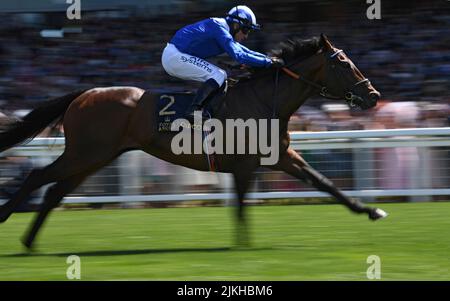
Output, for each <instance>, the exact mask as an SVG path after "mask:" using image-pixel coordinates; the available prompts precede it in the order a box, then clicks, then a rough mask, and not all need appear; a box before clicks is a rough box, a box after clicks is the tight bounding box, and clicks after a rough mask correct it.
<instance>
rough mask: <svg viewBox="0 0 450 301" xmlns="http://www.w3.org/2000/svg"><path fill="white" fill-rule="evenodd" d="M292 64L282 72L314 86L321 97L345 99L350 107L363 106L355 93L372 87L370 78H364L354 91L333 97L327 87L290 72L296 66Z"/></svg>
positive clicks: (361, 100) (333, 55)
mask: <svg viewBox="0 0 450 301" xmlns="http://www.w3.org/2000/svg"><path fill="white" fill-rule="evenodd" d="M341 52H343V50H342V49H340V50H338V51H336V52H334V53H333V54H332V55H330V56H329V58H328V60H331V59H333V58H334V57H336V56H337V55H338V54H339V53H341ZM296 63H297V62H295V63H292V64H290V65H289V66H287V67H283V68H282V70H283V71H284V72H285V73H286V74H287V75H289V76H290V77H292V78H294V79H296V80H301V81H303V82H304V83H306V84H308V85H309V86H312V87H314V88H316V89H317V90H318V91H319V95H320V96H322V97H325V98H328V99H335V100H340V99H344V100H345V101H346V102H347V103H348V104H349V106H350V107H355V106H357V105H361V104H362V103H363V99H362V98H361V97H359V96H358V95H356V94H355V93H354V92H353V91H354V90H355V89H356V88H357V87H358V86H359V85H362V84H366V85H370V81H369V79H368V78H364V79H362V80H360V81H358V82H357V83H355V84H354V85H353V87H352V89H350V90H349V91H347V92H346V93H345V94H344V95H342V96H337V95H333V94H331V93H329V92H328V88H327V87H326V86H323V85H320V84H318V83H315V82H313V81H310V80H309V79H306V78H304V77H303V76H301V75H300V74H298V73H295V72H294V71H292V70H290V69H289V68H288V67H290V66H292V65H294V64H296ZM333 70H334V72H335V74H336V73H337V71H336V68H333Z"/></svg>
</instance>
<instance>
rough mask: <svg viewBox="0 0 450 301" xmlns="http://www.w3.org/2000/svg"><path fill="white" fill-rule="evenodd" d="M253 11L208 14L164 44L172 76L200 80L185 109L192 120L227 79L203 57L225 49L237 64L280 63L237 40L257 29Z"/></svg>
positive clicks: (165, 64) (166, 65)
mask: <svg viewBox="0 0 450 301" xmlns="http://www.w3.org/2000/svg"><path fill="white" fill-rule="evenodd" d="M259 29H260V25H259V24H257V23H256V17H255V14H254V13H253V12H252V11H251V9H250V8H248V7H247V6H243V5H239V6H235V7H233V8H232V9H231V10H230V11H229V12H228V15H227V16H226V18H209V19H205V20H202V21H199V22H197V23H194V24H191V25H187V26H185V27H183V28H181V29H180V30H178V31H177V32H176V33H175V35H174V36H173V37H172V39H171V40H170V42H169V43H168V44H167V46H166V47H165V48H164V51H163V54H162V65H163V68H164V70H165V71H166V72H167V73H168V74H169V75H172V76H175V77H178V78H181V79H185V80H195V81H200V82H203V84H202V86H201V87H200V88H199V89H198V91H197V94H196V95H195V97H194V100H193V102H192V104H191V106H190V108H189V109H188V111H187V112H186V118H188V119H189V120H193V117H194V111H200V110H202V108H203V107H204V106H205V105H206V101H205V100H206V99H207V98H208V96H209V95H211V94H212V93H214V92H216V91H217V90H218V89H219V88H220V87H221V86H222V85H223V84H224V83H225V80H226V79H227V73H226V72H225V71H224V70H222V69H221V68H219V67H217V66H215V65H213V64H211V63H209V62H207V61H206V60H205V59H208V58H210V57H214V56H217V55H219V54H222V53H224V52H226V53H227V54H228V55H229V56H231V57H232V58H233V59H234V60H236V61H237V62H239V63H240V64H245V65H248V66H252V67H271V66H274V67H281V66H283V64H284V63H283V61H282V60H281V59H279V58H271V57H268V56H266V55H264V54H262V53H258V52H256V51H252V50H250V49H248V48H247V47H245V46H243V45H242V44H240V42H242V41H243V40H245V39H247V37H248V34H249V32H250V31H252V30H259Z"/></svg>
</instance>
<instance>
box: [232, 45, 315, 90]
mask: <svg viewBox="0 0 450 301" xmlns="http://www.w3.org/2000/svg"><path fill="white" fill-rule="evenodd" d="M322 46H323V45H322V44H321V42H320V37H312V38H310V39H301V38H299V37H292V38H289V39H287V40H286V41H283V42H280V43H279V44H278V46H277V47H276V48H274V49H272V50H270V51H269V52H268V53H267V55H268V56H276V57H279V58H282V59H283V60H284V61H285V63H286V64H289V63H291V62H293V61H299V60H303V59H306V58H308V57H310V56H312V55H314V54H316V53H317V52H318V51H319V50H320V49H322ZM267 73H268V69H263V68H252V69H250V73H247V74H244V75H242V76H238V77H237V78H236V79H237V80H239V82H246V81H248V80H251V79H254V78H257V77H259V76H261V75H263V74H267Z"/></svg>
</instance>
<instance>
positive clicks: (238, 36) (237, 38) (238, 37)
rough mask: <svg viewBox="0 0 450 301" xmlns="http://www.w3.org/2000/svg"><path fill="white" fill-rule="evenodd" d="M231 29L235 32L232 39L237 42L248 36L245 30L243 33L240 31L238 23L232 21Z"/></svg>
mask: <svg viewBox="0 0 450 301" xmlns="http://www.w3.org/2000/svg"><path fill="white" fill-rule="evenodd" d="M233 29H234V31H235V32H236V33H235V34H234V36H233V38H234V40H235V41H236V42H238V43H240V42H242V41H244V40H246V39H247V38H248V33H249V32H248V31H246V32H245V33H244V32H243V31H242V29H241V28H239V24H236V23H234V24H233Z"/></svg>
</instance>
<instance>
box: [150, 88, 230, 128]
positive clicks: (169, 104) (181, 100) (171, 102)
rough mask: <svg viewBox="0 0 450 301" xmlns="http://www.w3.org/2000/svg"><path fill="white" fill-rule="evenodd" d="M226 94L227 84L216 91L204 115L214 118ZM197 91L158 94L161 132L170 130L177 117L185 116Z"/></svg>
mask: <svg viewBox="0 0 450 301" xmlns="http://www.w3.org/2000/svg"><path fill="white" fill-rule="evenodd" d="M225 94H226V85H223V86H222V87H221V88H220V89H219V91H218V92H216V93H214V94H213V95H211V96H210V97H212V99H211V101H210V102H209V104H208V105H207V106H206V107H205V108H204V109H203V115H206V116H208V117H210V118H212V117H213V116H212V115H213V114H214V113H215V112H216V111H217V108H218V107H220V104H221V102H222V99H223V97H224V96H225ZM194 96H195V93H193V92H167V93H164V92H162V93H159V94H158V95H157V102H158V105H157V110H156V122H157V126H158V131H159V132H170V131H171V130H170V127H171V125H172V122H173V121H175V120H176V119H180V118H184V114H185V113H186V111H187V109H188V108H189V106H190V105H191V103H192V101H193V99H194Z"/></svg>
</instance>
